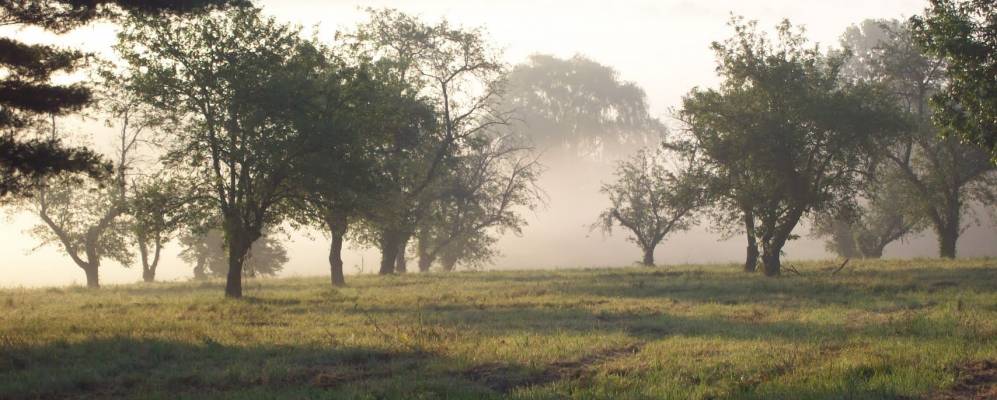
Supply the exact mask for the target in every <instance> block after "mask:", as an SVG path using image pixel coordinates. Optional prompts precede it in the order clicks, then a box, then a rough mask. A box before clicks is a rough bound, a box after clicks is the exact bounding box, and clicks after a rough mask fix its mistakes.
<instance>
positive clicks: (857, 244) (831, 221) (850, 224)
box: [813, 164, 928, 258]
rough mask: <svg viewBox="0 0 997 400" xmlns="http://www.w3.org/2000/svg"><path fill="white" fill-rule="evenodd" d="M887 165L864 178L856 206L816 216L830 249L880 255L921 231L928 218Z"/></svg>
mask: <svg viewBox="0 0 997 400" xmlns="http://www.w3.org/2000/svg"><path fill="white" fill-rule="evenodd" d="M897 175H898V174H897V171H896V169H895V168H892V166H891V165H888V164H887V165H885V166H884V167H882V168H881V171H877V172H876V173H874V174H872V175H871V176H868V177H866V178H864V179H865V180H866V181H867V182H864V183H863V184H862V188H861V189H860V191H859V192H858V195H859V196H860V198H859V199H858V200H859V201H858V203H857V204H855V205H854V206H855V207H846V208H842V209H838V210H832V211H831V212H830V213H827V214H822V215H818V216H817V217H816V218H815V219H814V227H813V232H814V235H815V236H817V237H829V240H828V242H827V249H828V251H831V252H834V253H835V254H837V255H839V256H841V257H844V258H880V257H882V256H883V250H884V249H885V248H886V246H887V245H889V244H890V243H893V242H894V241H897V240H901V239H903V238H904V237H906V236H908V235H911V234H914V233H917V232H920V231H922V230H923V229H924V228H926V227H927V225H926V224H927V222H928V221H927V219H926V218H925V216H924V214H923V213H921V210H920V208H919V207H918V205H917V204H918V202H917V200H916V199H917V197H918V195H917V194H916V193H910V192H909V191H908V189H909V188H908V187H907V185H906V184H905V182H904V180H903V178H902V177H900V176H897Z"/></svg>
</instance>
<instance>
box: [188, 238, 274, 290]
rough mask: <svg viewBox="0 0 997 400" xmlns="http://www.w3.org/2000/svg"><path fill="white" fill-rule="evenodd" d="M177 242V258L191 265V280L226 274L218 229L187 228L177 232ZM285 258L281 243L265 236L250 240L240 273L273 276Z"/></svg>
mask: <svg viewBox="0 0 997 400" xmlns="http://www.w3.org/2000/svg"><path fill="white" fill-rule="evenodd" d="M180 245H181V247H182V249H181V250H180V259H182V260H183V261H184V262H186V263H188V264H194V279H207V278H208V277H219V278H222V277H227V276H228V272H229V264H228V252H227V251H226V249H225V240H224V233H223V232H222V231H221V230H220V229H208V230H207V231H199V230H191V231H187V232H185V233H184V234H182V235H180ZM287 260H288V258H287V250H286V249H284V246H283V245H282V244H281V243H280V242H279V241H277V240H275V239H274V238H272V237H270V236H266V235H265V236H263V237H262V238H260V240H257V241H256V242H254V243H253V246H252V248H251V249H250V250H249V254H248V255H247V256H246V262H245V264H244V265H243V268H242V276H244V277H256V276H275V275H277V273H279V272H280V271H281V270H283V269H284V264H286V263H287Z"/></svg>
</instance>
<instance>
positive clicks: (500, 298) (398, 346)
mask: <svg viewBox="0 0 997 400" xmlns="http://www.w3.org/2000/svg"><path fill="white" fill-rule="evenodd" d="M831 264H832V262H831V261H826V262H815V263H802V264H798V269H799V270H800V272H801V275H796V274H792V273H790V274H789V275H790V276H784V277H782V278H778V279H767V278H764V277H762V276H758V275H745V274H743V273H741V272H739V271H738V269H737V267H736V266H732V265H730V266H723V265H715V266H673V267H659V268H622V269H589V270H571V271H530V272H484V273H454V274H428V275H418V274H410V275H406V276H392V277H378V276H364V277H355V278H353V279H350V282H349V283H350V286H349V287H348V288H344V289H333V288H331V287H330V286H329V285H328V282H327V279H325V278H309V279H276V280H255V281H249V282H247V291H246V295H247V296H248V297H247V298H245V299H243V300H226V299H223V298H222V292H223V290H222V283H221V282H205V283H180V284H152V285H145V284H142V285H124V286H115V287H108V288H104V289H100V290H99V291H89V290H86V289H83V288H66V289H31V290H3V291H0V398H3V399H21V398H26V399H32V398H42V399H48V398H53V399H54V398H109V397H111V398H117V397H124V398H162V399H173V398H232V399H254V398H276V397H281V398H399V399H400V398H405V399H414V398H442V397H446V398H475V399H476V398H674V399H742V398H746V399H778V398H784V399H798V398H826V399H841V398H851V399H863V398H868V399H879V398H960V399H961V398H993V397H989V396H997V386H995V385H997V383H995V378H997V364H995V361H997V261H994V260H960V261H954V262H945V261H937V260H916V261H904V262H897V261H892V262H891V261H882V262H853V263H852V264H850V266H849V267H847V268H846V269H844V270H842V271H841V272H840V273H837V274H836V275H833V276H832V275H831V271H830V269H829V267H830V266H831ZM67 272H68V271H67ZM974 396H975V397H974Z"/></svg>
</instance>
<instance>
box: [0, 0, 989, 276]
mask: <svg viewBox="0 0 997 400" xmlns="http://www.w3.org/2000/svg"><path fill="white" fill-rule="evenodd" d="M257 4H258V5H260V6H261V7H262V8H263V9H264V10H265V12H266V13H269V14H271V15H273V16H275V17H276V18H278V19H280V20H283V21H287V22H291V23H294V24H298V25H301V26H302V27H303V28H305V29H306V30H308V31H312V30H315V31H314V32H315V33H316V34H317V35H318V37H319V38H320V39H323V40H331V39H332V38H333V35H334V34H335V32H336V31H337V30H343V29H350V28H351V27H353V26H355V25H356V24H357V23H358V22H360V21H362V20H363V19H364V17H365V13H364V11H363V9H362V8H363V7H375V8H379V7H391V8H397V9H399V10H401V11H405V12H408V13H412V14H415V15H418V16H420V17H422V18H424V19H426V20H429V21H436V20H439V19H440V18H446V19H448V20H450V22H451V23H454V24H457V25H463V26H468V27H483V28H484V29H485V30H486V31H487V33H488V37H489V38H490V39H491V40H492V42H493V43H494V45H495V46H497V47H498V48H501V49H504V55H505V59H506V60H507V61H508V62H509V63H510V64H515V63H518V62H522V61H524V60H525V59H526V57H527V56H529V55H530V54H533V53H549V54H554V55H557V56H561V57H570V56H572V55H574V54H582V55H585V56H587V57H589V58H592V59H594V60H596V61H598V62H600V63H603V64H607V65H611V66H613V67H614V68H616V69H617V71H618V72H619V74H620V77H621V78H622V79H624V80H628V81H634V82H636V83H637V84H639V85H640V86H642V87H643V88H644V90H645V91H646V92H647V97H648V102H649V104H650V107H651V112H652V114H653V115H655V116H658V117H659V118H661V119H662V120H664V121H665V122H666V123H668V124H672V123H673V121H671V118H670V117H669V116H670V110H671V109H672V108H674V107H676V106H677V105H678V104H679V103H680V100H681V97H682V95H683V94H685V93H687V92H688V91H689V90H690V89H692V88H693V87H695V86H707V87H708V86H712V85H714V84H715V83H716V82H717V79H716V77H715V74H714V58H713V54H712V52H711V51H710V49H709V46H710V43H711V42H712V41H715V40H723V39H725V38H727V37H728V36H730V34H731V31H730V29H729V28H728V26H727V21H728V20H729V19H730V16H731V15H732V14H733V15H741V16H744V17H745V18H747V19H754V20H758V21H759V23H760V26H761V27H763V28H765V29H771V28H772V27H774V26H775V25H776V24H777V23H778V22H779V21H781V20H782V19H784V18H788V19H789V20H790V21H791V22H793V23H794V24H797V25H803V26H805V27H806V29H807V32H808V36H809V37H810V38H811V40H813V41H816V42H819V43H822V44H824V45H830V46H835V45H837V43H838V37H839V36H840V35H841V33H842V32H843V31H844V30H845V28H847V27H848V26H849V25H851V24H855V23H858V22H860V21H862V20H863V19H867V18H906V17H909V16H911V15H913V14H916V13H919V12H920V11H921V10H922V9H923V7H924V6H925V4H926V1H925V0H834V1H800V0H714V1H705V0H701V1H687V0H665V1H662V0H658V1H632V0H617V1H612V2H607V1H568V0H559V1H553V0H504V1H470V0H420V1H412V0H409V1H346V0H268V1H257ZM0 33H2V34H13V35H14V36H16V37H17V38H18V39H21V40H24V41H27V42H43V43H45V42H47V43H60V44H65V45H72V46H76V47H81V48H84V49H87V50H90V51H94V52H97V53H99V54H104V55H110V54H112V52H111V50H110V49H111V45H112V44H113V41H114V27H113V26H110V25H107V24H95V25H91V26H87V27H84V28H81V29H79V30H77V31H74V32H72V33H70V34H68V35H66V36H63V37H53V36H52V35H50V34H46V33H40V32H38V31H37V30H33V29H26V30H13V29H12V28H9V27H5V28H3V29H0ZM92 136H93V140H94V142H95V143H97V144H98V145H100V144H102V143H103V144H105V145H106V144H108V143H110V141H111V135H110V134H109V133H101V131H100V129H96V130H94V133H93V134H92ZM607 170H608V169H607V168H598V167H595V168H594V169H593V171H588V173H582V172H581V171H575V170H572V169H570V167H567V166H563V165H550V166H549V168H548V173H547V175H546V176H545V177H544V180H543V182H542V184H544V185H546V186H547V188H548V193H549V194H550V198H549V200H548V204H547V207H545V208H542V209H539V210H537V211H535V212H532V213H530V215H529V219H530V222H531V226H530V227H528V228H527V229H526V230H525V231H524V234H523V236H522V237H518V238H517V237H508V238H504V239H503V240H502V242H501V246H502V247H501V250H502V252H503V253H504V257H502V258H499V259H497V260H496V261H497V262H496V267H500V268H529V267H561V266H563V267H568V266H598V265H625V264H629V263H631V262H633V261H634V260H636V259H637V258H638V254H637V253H638V252H637V251H636V248H634V247H633V246H632V245H629V244H627V243H625V242H624V241H623V239H622V236H616V237H612V238H603V237H601V235H600V234H598V233H591V232H589V231H588V229H587V228H585V226H587V225H588V224H590V223H591V222H592V221H593V220H594V218H595V215H597V214H598V212H599V207H601V206H602V205H603V203H604V201H602V200H600V199H599V198H598V197H597V196H596V194H597V191H598V186H599V183H600V181H601V180H603V179H606V178H608V175H607V174H606V172H605V171H607ZM578 193H582V194H584V195H582V196H579V195H578ZM579 199H583V200H579ZM566 204H572V205H574V206H576V207H566V206H565V205H566ZM8 214H10V213H8ZM34 222H35V219H34V218H33V217H32V216H30V215H24V214H16V213H15V214H13V215H9V216H8V217H7V218H6V219H5V220H3V225H2V226H0V246H2V251H3V252H4V254H5V255H6V256H5V257H4V258H3V260H0V287H11V286H39V285H56V284H57V285H62V284H71V283H74V282H75V283H81V282H83V281H84V279H83V274H82V271H81V270H80V269H78V268H77V267H75V266H74V265H73V264H72V263H71V262H70V261H69V260H68V258H66V257H65V256H63V255H61V254H60V253H59V252H58V251H57V249H56V248H52V247H46V248H41V249H38V250H36V251H33V252H32V251H31V250H32V249H33V248H35V247H36V246H37V244H38V243H37V241H35V240H34V239H33V238H31V237H29V236H27V235H26V234H25V232H24V230H25V229H27V228H28V227H30V226H31V225H32V224H33V223H34ZM992 233H993V232H992V231H990V230H987V229H983V228H973V229H972V230H971V231H970V232H969V236H968V238H967V239H965V240H964V244H965V246H967V248H970V250H969V252H968V253H966V254H967V255H985V254H989V253H988V252H987V251H984V250H979V249H980V248H981V247H980V246H981V245H982V246H983V247H982V248H984V249H986V248H990V247H993V246H987V243H988V241H991V240H992ZM718 239H720V238H719V236H718V235H716V234H714V233H711V232H709V231H708V230H707V229H705V228H704V227H700V228H697V229H696V230H695V231H694V232H691V233H689V234H685V235H677V236H675V237H674V238H671V239H669V242H667V243H666V244H665V245H664V246H663V247H664V248H662V249H659V253H661V254H660V255H659V256H658V258H659V259H661V260H663V261H665V262H715V261H735V260H739V259H740V258H741V253H742V252H743V245H742V244H741V242H740V241H739V240H733V241H727V242H718ZM325 241H326V240H325V239H324V238H323V237H322V235H321V234H320V233H317V232H311V233H307V232H306V233H296V234H294V235H293V236H292V237H291V240H290V243H289V244H288V250H289V253H290V256H291V261H290V263H289V264H288V266H287V267H286V268H285V272H284V274H283V275H284V276H294V275H320V274H326V273H328V266H327V264H326V262H325V257H326V254H327V253H326V252H327V250H326V249H327V245H326V243H325ZM974 241H975V242H974ZM977 242H978V243H977ZM991 243H992V241H991ZM901 246H903V247H904V249H905V250H904V252H903V254H904V255H908V256H909V255H916V256H930V255H932V254H933V252H934V244H933V242H932V240H931V238H930V237H922V238H920V239H914V240H912V241H911V242H909V243H906V244H903V245H901ZM889 251H890V250H889V249H888V253H889ZM990 251H991V252H994V250H990ZM175 253H176V249H175V248H171V249H169V251H168V252H167V255H168V256H167V258H166V260H165V261H164V264H163V265H162V267H161V271H160V274H159V275H160V277H161V278H163V279H165V280H177V279H186V278H187V277H189V276H190V269H189V268H188V267H186V266H183V265H182V263H180V262H179V261H178V260H176V259H175V257H174V256H173V254H175ZM990 255H997V254H990ZM788 257H789V258H821V257H827V254H826V253H824V251H823V245H822V244H820V243H819V242H817V241H814V240H802V241H799V242H797V243H794V244H792V245H791V246H790V247H789V249H788ZM375 264H376V255H375V254H374V253H373V252H370V251H366V252H360V251H356V250H351V251H350V252H349V253H348V254H347V257H346V266H347V270H348V272H351V271H353V270H355V269H356V270H358V269H361V268H362V269H364V270H366V271H368V272H369V271H371V270H372V269H373V265H375ZM103 271H104V272H103V273H102V280H103V281H104V282H105V283H107V282H111V283H123V282H133V281H136V280H138V279H140V275H141V271H140V268H136V267H132V268H131V269H124V268H121V267H119V266H117V265H113V264H111V263H108V264H107V265H106V266H105V267H104V268H103Z"/></svg>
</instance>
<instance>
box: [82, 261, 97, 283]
mask: <svg viewBox="0 0 997 400" xmlns="http://www.w3.org/2000/svg"><path fill="white" fill-rule="evenodd" d="M81 268H83V272H85V273H86V275H87V287H88V288H90V289H98V288H100V274H99V273H98V269H99V268H98V267H97V266H96V265H94V266H87V267H81Z"/></svg>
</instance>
